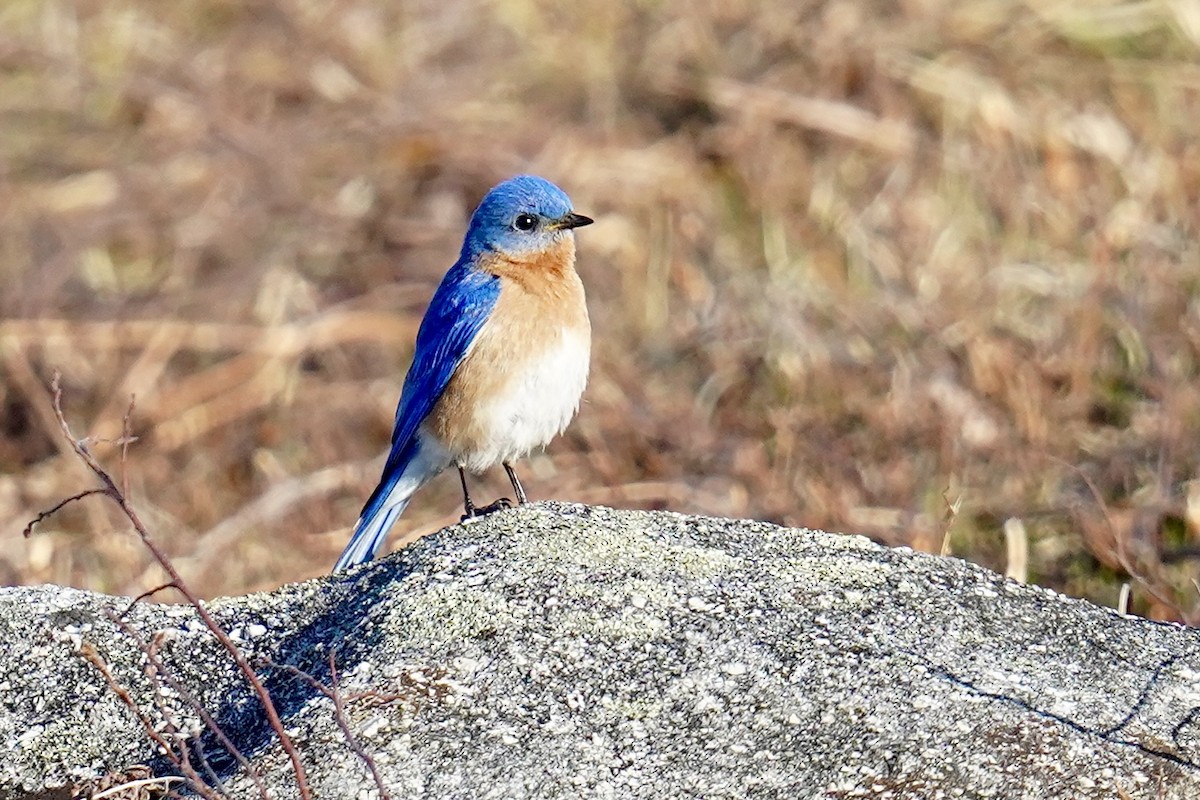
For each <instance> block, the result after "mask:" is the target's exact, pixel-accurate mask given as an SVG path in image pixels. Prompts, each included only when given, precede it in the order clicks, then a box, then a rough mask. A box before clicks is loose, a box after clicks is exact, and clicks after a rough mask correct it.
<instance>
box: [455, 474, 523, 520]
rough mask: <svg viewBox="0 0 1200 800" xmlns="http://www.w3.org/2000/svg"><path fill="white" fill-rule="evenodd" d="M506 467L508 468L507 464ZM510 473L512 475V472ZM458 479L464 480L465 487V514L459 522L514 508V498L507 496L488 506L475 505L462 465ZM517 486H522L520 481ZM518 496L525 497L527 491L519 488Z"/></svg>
mask: <svg viewBox="0 0 1200 800" xmlns="http://www.w3.org/2000/svg"><path fill="white" fill-rule="evenodd" d="M505 469H508V467H507V465H506V466H505ZM509 474H510V475H511V474H512V473H509ZM458 479H459V480H460V481H461V482H462V489H463V515H462V519H460V520H459V522H466V521H467V520H469V519H473V518H475V517H482V516H483V515H484V514H491V513H492V512H493V511H502V510H503V509H506V508H512V505H513V504H512V500H509V499H508V498H507V497H501V498H500V499H499V500H497V501H495V502H494V503H488V504H487V505H486V506H477V505H475V504H474V503H472V502H471V495H470V493H469V492H468V491H467V473H466V472H465V471H463V468H462V467H459V468H458ZM514 480H515V478H514ZM517 486H518V487H520V484H519V483H518V484H517ZM517 496H518V497H522V498H523V497H525V492H523V491H520V490H519V488H518V493H517Z"/></svg>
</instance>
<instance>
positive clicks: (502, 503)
mask: <svg viewBox="0 0 1200 800" xmlns="http://www.w3.org/2000/svg"><path fill="white" fill-rule="evenodd" d="M512 507H513V501H512V500H509V499H508V498H507V497H501V498H500V499H499V500H496V501H495V502H492V503H488V504H487V505H486V506H470V507H468V508H466V509H463V510H464V511H465V512H466V513H465V514H463V515H462V519H460V520H459V522H466V521H467V520H469V519H475V518H477V517H482V516H485V515H487V514H491V513H492V512H493V511H503V510H505V509H507V508H512Z"/></svg>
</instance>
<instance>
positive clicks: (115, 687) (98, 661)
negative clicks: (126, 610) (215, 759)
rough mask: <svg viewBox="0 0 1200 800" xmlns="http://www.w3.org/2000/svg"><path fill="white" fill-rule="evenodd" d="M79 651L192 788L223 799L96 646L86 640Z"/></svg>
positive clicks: (202, 793) (214, 798)
mask: <svg viewBox="0 0 1200 800" xmlns="http://www.w3.org/2000/svg"><path fill="white" fill-rule="evenodd" d="M79 653H80V655H81V656H83V658H84V659H86V660H87V661H88V663H90V664H91V665H92V666H93V667H95V668H96V670H97V671H99V673H100V675H101V676H103V678H104V681H105V683H107V684H108V688H109V690H110V691H112V693H113V694H115V695H116V696H117V697H118V698H120V700H121V702H122V703H124V704H125V707H126V708H128V709H129V710H130V711H131V712H132V713H133V715H134V716H135V717H137V719H138V722H140V723H141V724H142V728H143V729H144V730H145V731H146V735H147V736H149V737H150V739H151V741H153V742H154V743H155V744H157V745H158V746H159V748H160V749H161V750H162V752H163V755H164V756H166V757H167V760H168V761H170V762H171V763H172V764H174V765H175V768H176V769H178V770H179V771H180V772H182V773H183V775H184V777H185V778H186V779H187V780H188V782H189V783H190V784H191V785H192V788H194V789H195V790H196V791H197V792H199V793H200V794H201V795H202V796H204V797H205V798H207V800H222V798H221V796H220V795H218V794H217V793H216V792H214V791H213V790H212V789H211V788H209V786H208V785H207V784H206V783H205V782H204V781H203V780H202V779H201V778H200V776H199V775H198V774H197V773H196V771H195V770H194V769H192V766H191V764H189V763H187V762H186V761H185V760H184V759H183V758H181V757H180V754H179V752H177V751H176V749H175V747H174V745H172V744H171V743H170V742H168V741H167V740H166V739H164V738H163V737H162V735H161V734H160V733H159V732H158V731H157V730H155V729H154V723H153V722H151V721H150V718H149V717H148V716H146V713H145V712H144V711H142V709H141V708H140V707H139V706H138V704H137V703H136V702H135V701H134V699H133V696H132V695H131V694H130V693H129V690H128V689H126V688H125V687H124V686H122V685H121V683H120V682H119V681H117V679H116V676H114V675H113V674H112V670H110V669H109V668H108V664H107V663H105V661H104V659H103V658H102V657H101V656H100V654H99V653H98V652H96V648H95V647H93V646H92V645H91V644H89V643H87V642H85V643H84V644H83V646H82V647H80V649H79Z"/></svg>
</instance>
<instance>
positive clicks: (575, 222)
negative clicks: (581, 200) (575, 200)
mask: <svg viewBox="0 0 1200 800" xmlns="http://www.w3.org/2000/svg"><path fill="white" fill-rule="evenodd" d="M595 221H596V220H594V219H592V218H591V217H585V216H584V215H583V214H576V213H575V212H574V211H572V212H571V213H570V214H567V215H566V216H565V217H562V218H561V219H559V220H558V221H557V222H555V223H554V227H555V228H558V229H559V230H563V231H565V230H570V229H571V228H582V227H583V226H584V225H591V224H592V223H593V222H595Z"/></svg>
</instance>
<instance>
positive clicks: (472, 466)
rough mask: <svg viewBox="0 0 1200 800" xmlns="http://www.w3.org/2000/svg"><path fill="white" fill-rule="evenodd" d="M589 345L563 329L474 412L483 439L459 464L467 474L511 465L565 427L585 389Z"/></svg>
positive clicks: (571, 332) (582, 337) (584, 339)
mask: <svg viewBox="0 0 1200 800" xmlns="http://www.w3.org/2000/svg"><path fill="white" fill-rule="evenodd" d="M590 347H591V342H590V341H589V337H587V336H586V335H581V334H580V333H579V332H577V331H567V330H565V331H563V333H562V335H561V337H560V338H559V340H558V342H557V343H556V344H555V345H554V346H552V347H550V348H549V349H548V350H547V351H546V352H545V354H544V355H542V356H541V357H531V358H528V359H526V360H525V361H524V363H523V364H521V366H520V367H519V368H518V369H517V370H515V371H514V373H513V376H512V378H511V379H510V380H509V381H507V383H506V384H505V385H504V386H503V387H501V389H500V391H498V392H496V394H495V395H493V396H492V397H491V398H488V399H487V400H486V401H485V402H483V403H481V404H480V406H479V408H478V409H477V410H476V412H475V422H476V424H477V425H478V426H479V429H480V431H481V433H482V434H483V436H481V437H480V441H479V443H478V445H477V446H476V447H475V448H473V449H472V451H471V452H468V453H463V454H462V465H463V466H464V467H466V468H467V469H469V470H471V471H472V472H482V471H483V470H485V469H487V468H488V467H492V466H495V465H496V464H501V463H504V462H507V461H512V460H514V459H517V458H521V457H522V456H524V455H526V454H527V453H529V452H530V451H531V450H535V449H537V448H540V447H544V446H545V445H546V444H547V443H548V442H549V441H550V440H551V439H553V438H554V437H555V436H557V435H558V434H560V433H562V431H563V430H564V429H565V428H566V427H567V425H568V423H570V421H571V418H572V417H574V416H575V412H576V411H577V410H578V409H579V398H580V397H581V396H582V395H583V389H584V387H585V386H586V385H587V375H588V360H589V357H590V352H589V351H590Z"/></svg>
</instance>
